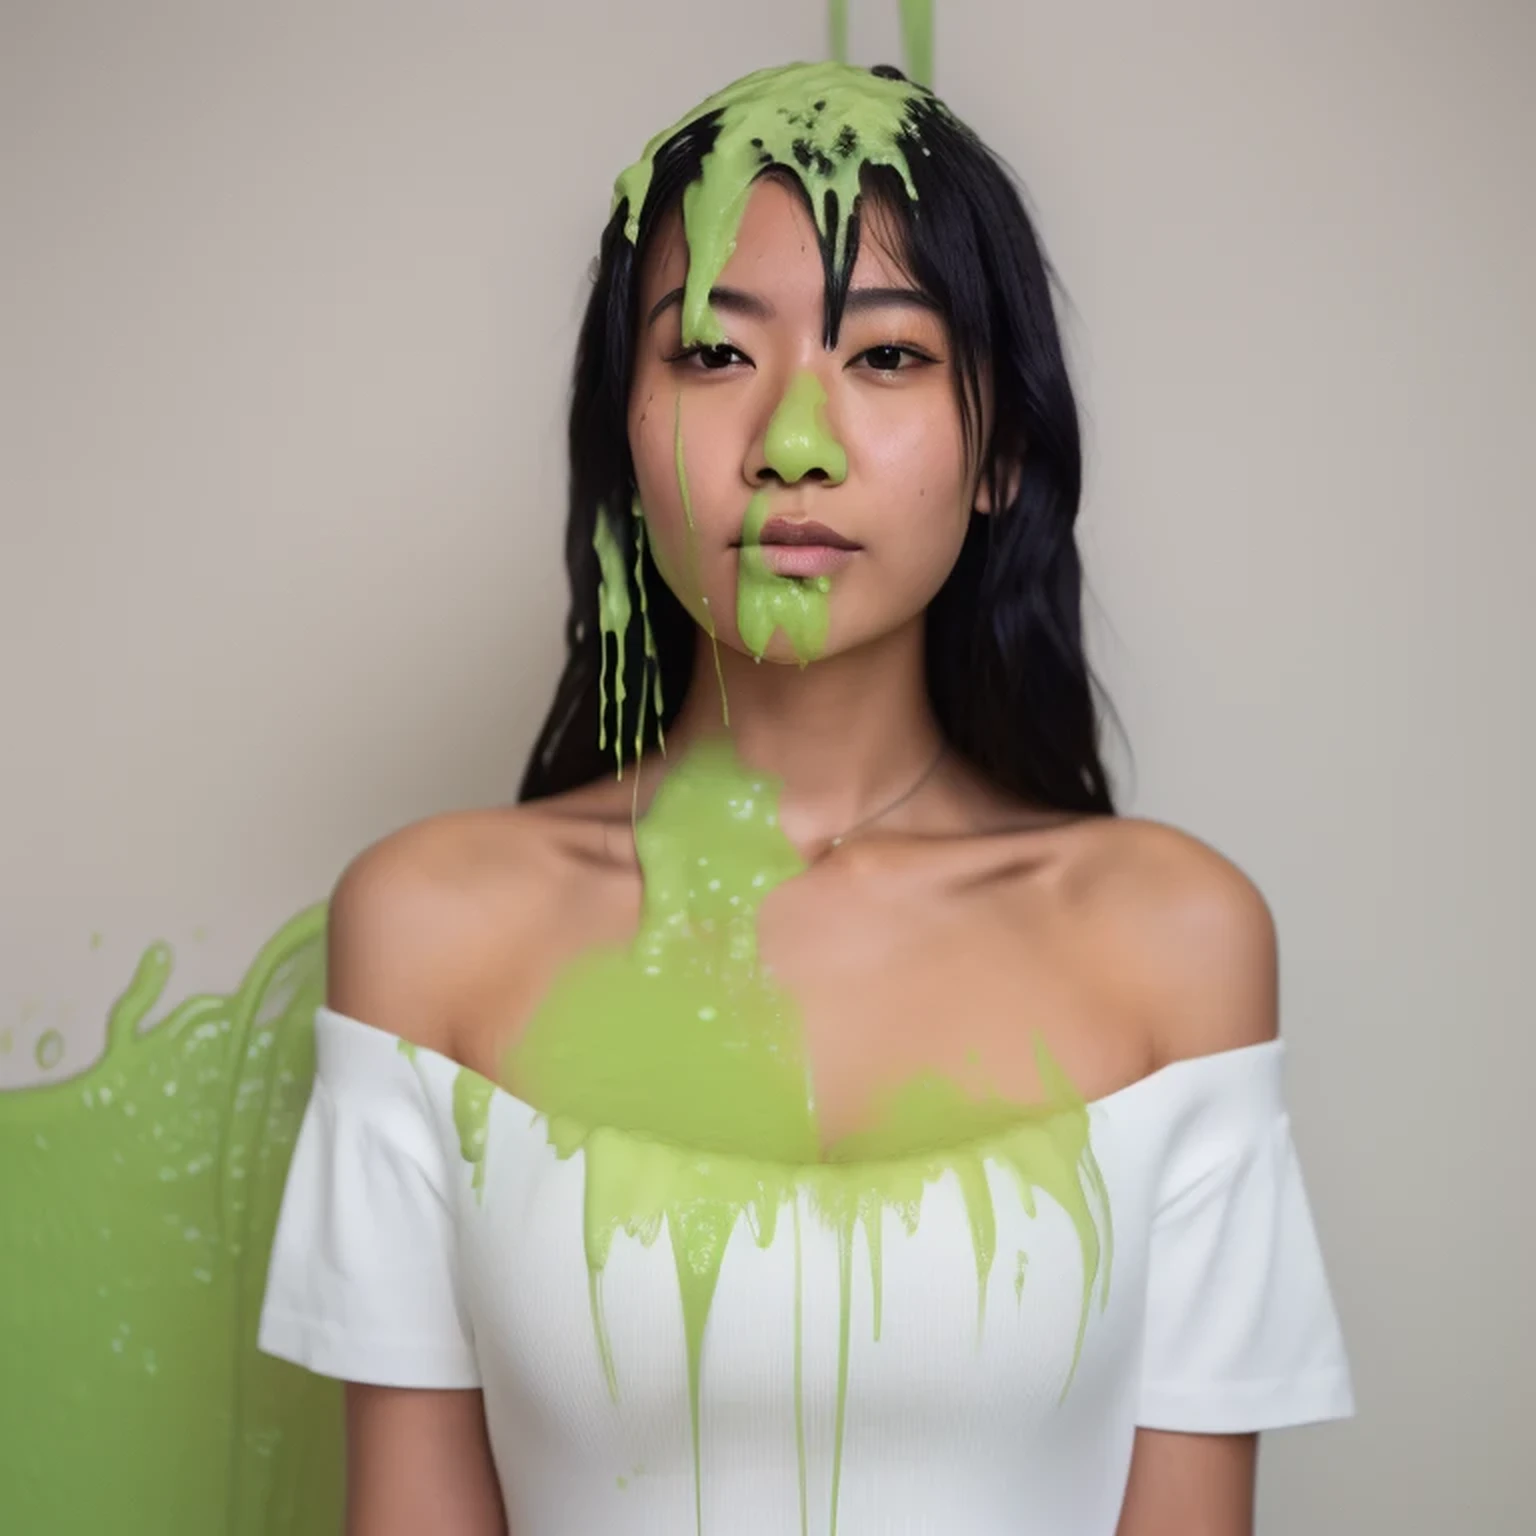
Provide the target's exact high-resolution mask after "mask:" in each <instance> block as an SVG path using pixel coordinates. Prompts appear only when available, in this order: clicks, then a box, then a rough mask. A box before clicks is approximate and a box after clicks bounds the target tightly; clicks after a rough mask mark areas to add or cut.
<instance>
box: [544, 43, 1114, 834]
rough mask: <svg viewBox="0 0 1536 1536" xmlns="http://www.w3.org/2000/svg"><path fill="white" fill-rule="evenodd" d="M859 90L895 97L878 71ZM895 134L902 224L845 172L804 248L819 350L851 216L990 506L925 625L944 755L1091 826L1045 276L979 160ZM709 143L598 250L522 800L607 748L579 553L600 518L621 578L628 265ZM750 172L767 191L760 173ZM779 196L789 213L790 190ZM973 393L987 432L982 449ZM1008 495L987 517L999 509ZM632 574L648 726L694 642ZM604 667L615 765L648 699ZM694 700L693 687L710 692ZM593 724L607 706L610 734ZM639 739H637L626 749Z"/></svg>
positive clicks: (561, 786) (551, 790) (924, 105)
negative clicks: (883, 273) (620, 706)
mask: <svg viewBox="0 0 1536 1536" xmlns="http://www.w3.org/2000/svg"><path fill="white" fill-rule="evenodd" d="M875 72H876V73H877V74H881V75H884V76H886V77H887V78H892V79H900V78H903V77H902V76H901V73H900V71H898V70H895V69H893V68H891V67H889V66H880V67H879V68H878V69H877V70H876V71H875ZM911 121H912V131H911V133H910V134H909V135H908V137H907V138H906V140H905V142H904V144H903V149H904V151H905V153H906V157H907V163H908V167H909V170H910V174H911V178H912V183H913V187H914V190H915V191H916V193H917V200H916V202H915V203H911V202H909V201H908V199H907V196H906V192H905V189H904V188H903V186H902V183H901V179H900V176H899V175H898V174H897V172H895V171H894V170H893V169H891V168H890V167H885V166H880V167H865V170H864V173H863V178H862V187H863V192H862V196H861V199H860V202H859V203H858V204H856V206H855V208H854V209H853V210H852V211H851V214H850V215H849V216H848V226H849V227H848V232H847V233H848V238H847V241H846V248H845V253H844V258H843V260H842V262H841V263H838V262H836V261H835V259H834V249H835V229H836V221H837V218H838V217H839V216H841V215H842V214H843V213H844V211H843V210H838V209H837V208H836V205H835V198H834V199H833V201H832V202H831V203H830V204H829V207H828V209H827V211H828V213H829V215H830V217H829V219H828V228H827V232H826V235H825V237H824V238H823V240H822V242H821V244H822V257H823V262H824V264H825V267H826V291H827V304H826V312H827V339H828V342H829V343H832V342H835V340H836V337H837V332H838V327H839V325H840V323H841V317H842V309H843V304H844V300H845V298H846V295H847V292H848V285H849V280H850V278H851V276H852V272H853V265H854V261H855V259H856V258H857V255H858V248H859V225H860V222H861V221H860V216H859V209H860V208H862V207H864V206H866V204H872V205H874V206H876V207H878V208H879V209H880V211H881V213H882V215H884V217H883V218H882V220H881V224H880V235H881V238H882V240H883V241H887V242H894V243H895V245H896V249H894V250H893V251H892V252H891V254H892V256H893V257H895V258H896V259H897V260H899V261H900V262H902V263H903V264H904V265H905V266H906V268H907V275H908V276H909V277H910V278H911V280H912V281H913V282H915V283H916V284H917V286H918V287H919V288H921V289H922V290H923V291H924V292H925V293H926V294H927V295H928V296H929V297H930V298H932V299H933V300H934V301H935V302H936V303H937V304H938V306H939V309H940V311H941V313H942V314H943V317H944V319H945V321H946V323H947V326H948V330H949V335H950V342H951V346H952V348H953V354H954V359H955V368H956V376H957V390H958V393H959V397H960V410H961V417H962V422H963V424H964V426H965V429H966V435H967V440H968V441H969V442H970V443H971V444H972V449H973V452H975V453H976V455H977V457H978V463H979V466H980V469H981V474H982V476H983V478H984V480H985V482H986V483H987V485H988V486H989V488H990V489H991V491H992V496H993V506H994V508H995V510H994V511H993V512H992V513H991V514H988V515H983V514H981V513H972V515H971V521H970V527H969V529H968V530H967V532H966V535H965V539H964V542H963V545H962V547H961V550H960V555H959V558H958V560H957V561H956V562H955V566H954V569H953V570H952V571H951V572H950V575H949V577H948V579H947V580H946V581H945V583H944V585H943V587H942V588H941V590H940V591H939V592H938V594H937V595H936V596H935V597H934V599H933V602H932V603H931V604H930V605H929V609H928V614H927V626H926V673H927V686H928V693H929V697H930V699H931V701H932V704H933V709H934V713H935V715H936V717H937V719H938V722H939V725H940V728H941V729H942V731H943V732H944V735H945V737H946V738H947V740H948V741H949V743H950V746H951V747H952V749H953V750H955V751H956V752H957V753H959V754H960V755H961V756H962V757H963V758H965V759H966V760H967V761H968V762H970V763H971V764H972V765H974V766H975V767H976V768H977V769H979V770H980V771H981V772H982V773H984V774H985V775H986V776H987V777H988V778H989V779H990V780H992V781H993V782H994V783H995V784H996V785H997V786H998V787H1000V788H1001V789H1003V790H1004V791H1007V792H1009V793H1011V794H1013V795H1015V796H1017V797H1019V798H1020V799H1022V800H1025V801H1027V802H1029V803H1032V804H1035V805H1039V806H1044V807H1049V808H1052V809H1056V810H1060V811H1066V812H1076V813H1083V814H1092V813H1100V814H1113V812H1114V804H1113V800H1112V795H1111V789H1110V785H1109V780H1108V775H1107V773H1106V770H1105V767H1104V764H1103V762H1102V760H1101V757H1100V747H1101V739H1100V733H1101V728H1102V723H1103V721H1102V718H1101V707H1102V696H1101V693H1100V690H1099V687H1098V684H1097V682H1096V680H1095V679H1094V677H1093V674H1092V671H1091V669H1090V667H1089V665H1088V661H1087V657H1086V655H1085V652H1084V645H1083V633H1082V613H1081V610H1082V588H1083V578H1082V566H1081V562H1080V559H1079V555H1078V550H1077V544H1076V538H1075V533H1074V528H1075V524H1076V520H1077V514H1078V504H1079V501H1080V499H1081V493H1082V450H1081V442H1080V435H1079V429H1078V416H1077V405H1076V400H1075V398H1074V395H1073V390H1072V384H1071V380H1070V378H1069V377H1068V372H1067V366H1066V360H1065V357H1064V355H1063V349H1062V343H1061V336H1060V333H1059V330H1058V327H1057V321H1056V313H1055V308H1054V306H1053V302H1052V281H1053V274H1052V272H1051V269H1050V267H1049V264H1048V262H1047V260H1046V258H1045V255H1044V253H1043V252H1042V250H1041V246H1040V242H1039V240H1038V238H1037V236H1036V233H1035V229H1034V225H1033V223H1032V222H1031V220H1030V217H1029V214H1028V213H1027V211H1026V209H1025V205H1024V200H1023V198H1022V197H1021V195H1020V192H1019V190H1018V189H1017V187H1016V186H1015V183H1014V181H1013V179H1012V177H1011V176H1010V174H1009V172H1008V170H1007V168H1006V167H1005V166H1004V165H1003V164H1002V163H1001V162H1000V161H999V160H998V159H997V157H996V156H994V155H993V154H992V152H991V151H990V150H989V149H988V148H987V147H986V145H985V144H983V143H982V142H981V140H980V139H979V138H977V136H976V135H975V134H974V133H972V132H971V130H970V129H968V128H966V127H965V126H964V125H963V124H962V123H960V122H959V121H958V120H957V119H956V118H954V117H953V116H951V115H950V113H949V112H948V111H947V110H946V109H945V108H944V107H943V106H941V105H940V104H939V103H938V102H937V101H936V100H935V99H934V98H933V97H932V96H930V95H928V94H926V93H922V94H920V95H919V96H918V98H917V101H916V103H915V105H914V108H913V111H912V115H911ZM717 132H718V116H717V115H710V116H706V117H703V118H700V119H698V120H696V121H695V122H693V123H690V124H688V125H687V126H686V127H684V128H682V129H681V130H680V131H679V132H677V133H676V134H674V135H673V137H672V138H671V139H670V140H669V141H668V142H667V143H666V144H665V145H663V146H662V148H661V149H660V150H659V152H658V154H657V157H656V162H655V172H654V175H653V178H652V181H651V185H650V188H649V191H648V192H647V194H646V197H645V204H644V207H643V208H642V209H641V211H640V220H639V233H638V237H637V238H636V239H635V241H634V242H633V243H631V241H630V240H629V239H628V238H627V236H626V234H625V220H626V217H627V215H628V212H629V209H628V205H627V203H623V202H621V203H620V205H619V206H618V207H617V208H616V209H615V210H614V213H613V216H612V218H611V219H610V220H609V222H608V225H607V227H606V229H605V230H604V232H603V236H602V242H601V246H600V251H599V256H598V261H597V264H596V273H595V278H594V282H593V288H592V293H591V297H590V299H589V301H588V304H587V309H586V315H585V318H584V320H583V323H582V327H581V334H580V340H579V342H578V344H577V350H576V366H575V375H574V379H573V385H572V393H571V412H570V426H569V443H568V446H569V453H570V504H569V515H568V520H567V524H566V540H565V560H566V571H567V576H568V579H569V584H570V596H571V606H570V611H569V614H568V616H567V618H566V624H565V638H566V662H565V669H564V671H563V673H562V674H561V677H560V681H559V683H558V685H557V687H556V689H555V697H554V701H553V703H552V705H551V707H550V710H549V714H548V716H547V717H546V719H545V721H544V725H543V728H542V729H541V730H540V732H539V735H538V738H537V740H536V741H535V743H534V747H533V751H532V753H531V755H530V758H529V762H528V766H527V769H526V771H525V774H524V777H523V782H522V787H521V791H520V798H521V799H523V800H533V799H539V798H541V797H543V796H546V795H551V794H556V793H558V792H560V791H562V790H567V789H573V788H575V787H577V786H578V785H582V784H586V783H589V782H591V781H592V780H593V779H595V778H597V776H598V775H599V774H601V773H603V772H609V773H611V772H613V757H612V752H611V740H610V750H609V752H607V753H604V752H602V751H600V749H599V746H598V710H599V706H598V674H599V664H600V656H601V652H600V646H601V645H602V643H603V638H604V637H603V636H602V635H601V634H600V632H599V630H598V624H597V605H598V582H599V576H600V572H599V567H598V559H597V555H596V553H595V551H594V549H593V545H592V536H593V532H594V529H595V528H596V524H597V519H598V517H599V516H600V515H602V509H604V508H606V509H607V513H608V515H609V518H610V522H611V526H612V527H613V530H614V532H615V534H616V535H617V536H618V538H619V541H620V546H621V548H622V549H623V550H624V554H625V559H626V563H627V566H628V568H629V569H631V570H633V568H634V562H635V554H636V550H635V540H636V537H637V533H636V526H635V520H634V519H633V518H632V517H631V516H630V515H629V509H630V505H631V501H632V498H633V496H634V494H635V478H634V467H633V464H632V461H631V458H630V449H629V434H628V407H629V394H630V383H631V375H632V372H633V366H634V341H635V336H636V333H637V329H638V321H639V315H638V305H639V286H640V285H639V275H640V271H641V263H642V261H643V259H644V255H645V252H646V250H647V247H648V244H649V242H650V240H651V239H652V238H653V236H654V235H655V232H656V230H657V228H658V226H659V224H660V222H661V221H662V219H663V218H664V217H665V216H666V215H667V214H668V213H669V212H670V211H671V210H673V209H674V208H676V207H677V206H678V204H679V203H680V201H681V198H682V194H683V191H684V189H685V188H686V187H687V186H688V185H689V183H690V182H692V181H694V180H695V179H696V178H697V177H698V174H699V166H700V162H701V161H702V159H703V157H704V156H705V155H706V154H707V153H708V152H709V150H710V148H711V146H712V145H713V143H714V140H715V137H716V134H717ZM764 170H765V173H767V174H773V168H772V166H771V165H765V167H764ZM790 180H791V182H792V184H793V186H794V187H796V188H797V189H799V190H800V191H801V195H806V194H805V193H804V189H803V185H802V183H801V182H800V180H799V178H798V177H791V178H790ZM828 196H829V197H831V196H832V194H828ZM986 378H989V379H990V387H991V391H992V401H993V404H992V427H991V435H990V441H989V442H987V443H985V444H983V443H981V442H980V441H979V422H980V414H981V413H980V403H981V400H982V398H983V388H984V385H983V380H984V379H986ZM1010 482H1011V484H1010ZM1010 489H1011V492H1012V494H1011V495H1010V496H1008V499H1007V500H1006V502H1004V501H1003V500H1001V499H1000V498H1001V497H1003V496H1004V495H1006V494H1007V492H1008V491H1009V490H1010ZM642 559H643V560H644V562H645V577H646V588H647V593H648V596H649V600H650V611H651V623H652V627H653V630H654V634H655V642H656V650H657V658H658V663H659V668H660V675H661V682H662V693H663V698H664V701H665V706H664V707H665V712H664V714H663V716H662V724H663V725H666V724H670V723H671V721H672V720H673V719H674V718H675V717H676V715H677V713H678V711H679V709H680V708H681V706H682V703H683V700H684V697H685V695H686V694H687V691H688V687H689V685H690V683H691V682H692V681H693V677H692V674H693V669H694V664H695V658H696V656H697V655H698V641H697V629H696V626H695V623H694V620H693V619H692V617H691V616H690V615H689V614H688V612H687V610H686V609H684V607H683V606H682V604H681V603H680V602H679V601H678V600H677V598H676V597H675V596H674V595H673V593H672V592H671V590H670V589H669V588H668V587H667V586H666V584H665V583H664V582H663V581H662V580H661V578H660V575H659V573H658V572H657V571H656V568H655V565H654V563H653V562H652V559H651V555H650V551H649V548H647V549H646V550H645V552H644V554H643V556H642ZM622 665H623V666H624V667H625V668H626V669H627V670H626V674H625V675H626V677H627V678H628V679H629V689H628V699H627V701H626V705H625V711H624V718H623V734H622V737H621V740H622V741H623V743H624V756H625V760H626V761H630V760H632V758H633V755H634V739H635V733H636V729H637V726H638V724H639V718H638V715H639V711H640V709H641V707H642V702H641V695H642V693H648V692H649V685H648V682H647V685H646V686H645V687H642V686H641V682H642V679H647V678H648V673H647V670H646V669H647V666H648V665H649V664H648V662H647V660H646V657H645V654H644V650H643V638H642V635H641V633H640V626H639V625H638V624H631V625H630V626H629V632H628V634H627V635H626V636H625V654H624V657H623V660H622ZM708 682H709V686H713V679H712V678H711V679H709V680H708ZM613 719H614V715H613V711H612V707H611V705H610V711H609V725H610V728H611V726H612V724H613ZM654 730H655V721H654V718H652V720H651V722H650V724H649V725H648V727H647V738H646V745H647V747H648V748H649V747H650V746H652V745H653V744H654V739H655V738H654Z"/></svg>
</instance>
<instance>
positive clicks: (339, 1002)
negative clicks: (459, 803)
mask: <svg viewBox="0 0 1536 1536" xmlns="http://www.w3.org/2000/svg"><path fill="white" fill-rule="evenodd" d="M611 800H612V796H611V795H610V794H606V793H604V792H603V789H602V787H601V786H594V787H589V788H588V789H583V790H576V791H573V792H571V793H570V794H567V795H560V796H555V797H552V798H551V799H550V800H548V801H540V802H536V803H533V804H527V805H512V806H495V807H488V808H484V809H474V810H462V811H451V812H445V813H442V814H439V815H434V816H429V817H427V818H425V819H423V820H420V821H416V822H412V823H411V824H409V825H407V826H404V827H401V828H399V829H398V830H396V831H394V832H391V833H389V834H388V835H387V836H385V837H382V838H380V839H379V840H378V841H376V842H374V843H372V844H370V845H369V846H368V847H366V848H364V849H363V850H362V851H361V852H360V853H359V854H357V855H356V856H355V857H354V858H353V859H352V860H351V861H350V862H349V863H348V864H347V866H346V868H345V869H344V870H343V872H342V874H341V876H340V878H339V879H338V880H337V882H336V885H335V889H334V890H333V892H332V894H331V899H330V906H329V911H328V917H327V924H326V929H327V942H326V962H327V972H326V1001H327V1004H328V1005H329V1006H330V1007H331V1008H332V1009H334V1010H335V1011H336V1012H338V1013H342V1014H345V1015H348V1016H350V1017H352V1018H354V1019H358V1020H362V1021H364V1022H366V1023H368V1024H370V1025H372V1026H374V1027H375V1028H378V1029H381V1030H384V1031H386V1032H387V1033H389V1034H393V1035H398V1036H399V1037H400V1038H402V1039H404V1040H409V1041H411V1042H412V1043H413V1044H416V1045H420V1046H425V1047H427V1048H428V1049H431V1050H434V1051H437V1052H439V1053H441V1054H442V1055H445V1056H450V1057H455V1058H457V1059H464V1055H465V1053H464V1051H463V1050H462V1049H461V1047H462V1046H463V1045H464V1044H465V1043H466V1042H465V1041H464V1039H463V1038H462V1035H463V1031H464V1029H465V1027H466V1023H467V1022H468V1021H472V1020H476V1019H478V1018H480V1017H481V1016H482V1014H483V1010H484V1004H485V1001H486V999H488V998H490V997H492V996H495V995H497V994H498V993H500V992H502V991H503V990H504V988H505V984H506V976H507V971H508V967H509V964H510V965H514V966H515V965H516V963H517V959H518V956H520V955H523V956H526V955H528V954H529V953H531V952H533V946H537V945H539V944H540V942H541V941H542V940H543V939H544V938H545V937H546V935H547V934H548V932H549V929H550V925H551V923H552V922H558V921H560V914H562V913H563V912H567V911H569V910H570V908H571V906H572V904H573V903H575V902H579V901H580V899H581V893H582V889H583V886H584V885H585V884H587V883H590V881H591V879H592V878H593V876H594V874H595V872H596V870H597V869H598V868H599V867H600V866H601V865H602V863H603V862H604V859H605V857H606V852H605V850H606V849H607V848H608V847H610V846H614V845H617V846H618V847H620V848H622V839H615V838H613V837H612V836H611V835H610V824H611V822H612V820H613V816H612V807H611V803H610V802H611ZM469 1054H470V1055H471V1056H473V1055H474V1054H475V1052H474V1051H473V1050H471V1051H470V1052H469Z"/></svg>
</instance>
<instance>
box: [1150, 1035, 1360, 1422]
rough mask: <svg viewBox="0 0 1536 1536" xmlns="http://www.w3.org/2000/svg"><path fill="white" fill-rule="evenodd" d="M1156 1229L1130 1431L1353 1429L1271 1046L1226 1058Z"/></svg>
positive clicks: (1186, 1130)
mask: <svg viewBox="0 0 1536 1536" xmlns="http://www.w3.org/2000/svg"><path fill="white" fill-rule="evenodd" d="M1227 1054H1228V1055H1229V1056H1230V1057H1231V1058H1232V1062H1231V1068H1232V1070H1230V1071H1228V1070H1226V1064H1225V1063H1223V1064H1222V1070H1220V1071H1217V1072H1215V1073H1212V1074H1210V1075H1209V1078H1208V1082H1209V1085H1210V1093H1211V1095H1212V1098H1211V1101H1210V1102H1209V1103H1206V1104H1197V1105H1193V1106H1191V1110H1190V1113H1189V1114H1188V1115H1187V1116H1186V1117H1185V1124H1184V1126H1183V1128H1182V1134H1181V1136H1180V1137H1179V1138H1178V1142H1177V1144H1176V1145H1175V1147H1174V1148H1173V1149H1172V1151H1171V1155H1170V1158H1169V1162H1168V1165H1167V1168H1166V1171H1165V1177H1164V1180H1163V1188H1162V1191H1161V1197H1160V1200H1159V1204H1158V1209H1157V1211H1156V1214H1155V1216H1154V1218H1153V1225H1152V1233H1151V1240H1150V1250H1149V1256H1148V1274H1147V1312H1146V1325H1145V1327H1146V1332H1145V1345H1144V1352H1143V1361H1142V1386H1141V1393H1140V1400H1139V1408H1138V1414H1137V1423H1138V1424H1140V1425H1142V1426H1143V1427H1145V1428H1149V1429H1165V1430H1179V1431H1185V1432H1189V1433H1206V1434H1237V1433H1246V1432H1249V1431H1253V1430H1263V1429H1278V1428H1281V1427H1283V1426H1286V1425H1293V1424H1306V1423H1315V1422H1318V1421H1321V1420H1326V1419H1339V1418H1348V1417H1349V1416H1350V1415H1352V1414H1353V1412H1354V1398H1353V1391H1352V1387H1351V1383H1350V1373H1349V1365H1348V1360H1347V1358H1346V1355H1345V1350H1344V1342H1343V1337H1342V1334H1341V1331H1340V1328H1339V1322H1338V1316H1337V1313H1336V1311H1335V1307H1334V1303H1333V1298H1332V1295H1331V1293H1330V1290H1329V1285H1328V1279H1327V1275H1326V1272H1325V1269H1324V1265H1323V1258H1322V1254H1321V1251H1320V1249H1319V1244H1318V1238H1317V1232H1316V1228H1315V1225H1314V1222H1313V1218H1312V1212H1311V1208H1310V1205H1309V1203H1308V1200H1307V1194H1306V1189H1305V1187H1304V1184H1303V1180H1302V1172H1301V1167H1300V1163H1299V1160H1298V1158H1297V1154H1296V1147H1295V1143H1294V1141H1293V1139H1292V1135H1291V1126H1290V1120H1289V1117H1288V1116H1287V1115H1286V1113H1285V1110H1284V1105H1283V1102H1282V1097H1281V1087H1280V1063H1281V1051H1280V1042H1278V1041H1275V1042H1269V1044H1268V1046H1267V1047H1259V1048H1250V1049H1248V1050H1246V1051H1242V1052H1231V1053H1227Z"/></svg>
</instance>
